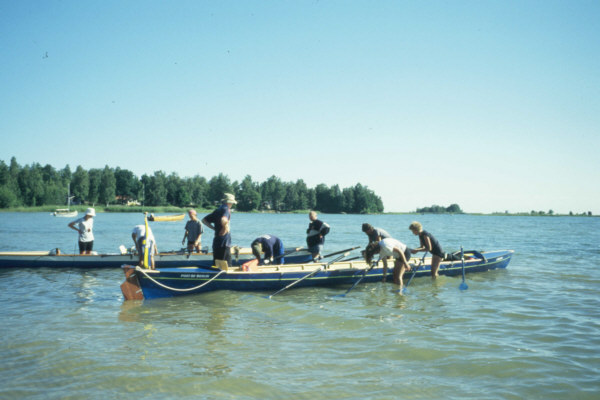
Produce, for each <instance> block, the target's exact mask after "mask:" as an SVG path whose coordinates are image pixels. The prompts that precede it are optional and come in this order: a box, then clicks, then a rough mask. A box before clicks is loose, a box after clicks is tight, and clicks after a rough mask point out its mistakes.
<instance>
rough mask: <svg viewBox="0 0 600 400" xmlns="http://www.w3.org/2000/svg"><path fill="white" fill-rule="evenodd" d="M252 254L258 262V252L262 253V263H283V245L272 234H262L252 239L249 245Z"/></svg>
mask: <svg viewBox="0 0 600 400" xmlns="http://www.w3.org/2000/svg"><path fill="white" fill-rule="evenodd" d="M250 247H251V248H252V254H254V257H256V259H257V260H258V263H259V264H260V253H261V252H262V253H264V255H265V257H264V263H265V264H267V263H273V264H283V262H284V259H283V254H284V247H283V242H282V241H281V239H279V238H278V237H277V236H274V235H262V236H260V237H257V238H256V239H254V241H253V242H252V244H251V245H250Z"/></svg>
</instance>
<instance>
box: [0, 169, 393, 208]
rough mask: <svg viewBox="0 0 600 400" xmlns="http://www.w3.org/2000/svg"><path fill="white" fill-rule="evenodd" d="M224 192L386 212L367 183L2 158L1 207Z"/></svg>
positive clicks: (192, 200)
mask: <svg viewBox="0 0 600 400" xmlns="http://www.w3.org/2000/svg"><path fill="white" fill-rule="evenodd" d="M223 193H233V194H234V195H235V197H236V200H237V201H238V204H237V206H236V209H237V210H239V211H284V212H289V211H295V210H309V209H310V210H316V211H320V212H324V213H348V214H350V213H352V214H365V213H382V212H383V211H384V208H383V202H382V201H381V198H380V197H379V196H377V195H376V194H375V193H374V192H373V191H372V190H370V189H369V188H368V187H367V186H363V185H361V184H360V183H357V184H356V185H354V186H351V187H347V188H343V189H342V188H340V187H339V185H337V184H336V185H333V186H327V185H325V184H318V185H317V186H316V187H314V188H309V187H308V186H307V185H306V183H305V182H304V181H303V180H302V179H298V180H297V181H296V182H284V181H282V180H281V179H280V178H278V177H276V176H274V175H273V176H271V177H270V178H268V179H267V180H266V181H264V182H255V181H253V180H252V177H251V176H249V175H247V176H246V177H244V179H243V180H241V181H237V180H236V181H233V182H231V180H230V179H229V177H227V175H224V174H219V175H217V176H214V177H212V178H210V179H206V178H204V177H202V176H200V175H195V176H194V177H191V178H181V177H180V176H179V175H178V174H177V173H171V174H169V175H167V174H166V173H165V172H163V171H155V172H154V173H153V174H152V175H147V174H144V175H142V176H141V177H139V178H138V177H137V176H136V175H135V174H134V173H133V172H131V171H129V170H127V169H122V168H119V167H115V168H112V167H109V166H108V165H106V166H105V167H104V168H92V169H89V170H86V169H84V168H82V167H81V166H77V167H76V168H75V171H72V170H71V168H70V166H69V165H68V164H67V165H66V166H65V167H64V168H62V169H56V168H54V167H53V166H51V165H48V164H47V165H45V166H42V165H40V164H39V163H33V164H31V165H24V166H21V165H19V164H18V162H17V160H16V158H15V157H12V158H11V160H10V163H9V164H6V162H4V161H3V160H0V209H2V208H15V207H39V206H45V205H60V206H63V205H66V204H67V203H68V202H67V198H68V197H70V198H71V204H86V205H92V206H94V205H96V204H101V205H105V206H107V207H108V206H110V205H128V204H129V205H132V206H139V205H143V206H148V207H165V206H175V207H198V208H204V209H208V208H211V207H214V205H215V204H218V203H219V202H220V201H221V199H222V198H223Z"/></svg>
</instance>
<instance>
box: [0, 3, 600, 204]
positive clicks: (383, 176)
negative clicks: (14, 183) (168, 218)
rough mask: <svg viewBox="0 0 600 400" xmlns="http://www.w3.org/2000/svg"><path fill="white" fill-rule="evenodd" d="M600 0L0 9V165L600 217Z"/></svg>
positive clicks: (61, 5) (391, 201)
mask: <svg viewBox="0 0 600 400" xmlns="http://www.w3.org/2000/svg"><path fill="white" fill-rule="evenodd" d="M598 21H600V2H597V1H514V2H513V1H455V2H448V1H406V2H405V1H252V0H248V1H173V2H165V1H79V0H77V1H27V0H23V1H8V0H0V135H1V138H2V140H1V143H2V146H1V148H0V160H4V161H5V162H9V160H10V158H11V157H12V156H15V157H17V161H18V162H19V163H20V164H21V165H24V164H31V163H33V162H38V163H40V164H42V165H45V164H51V165H53V166H54V167H56V168H63V167H64V166H65V165H66V164H69V165H70V167H71V169H73V170H74V169H75V167H76V166H78V165H81V166H83V167H84V168H86V169H89V168H102V167H104V165H109V166H111V167H117V166H119V167H121V168H126V169H129V170H131V171H133V172H134V173H135V174H137V175H138V176H141V175H142V174H144V173H147V174H152V173H153V172H154V171H157V170H162V171H165V172H166V173H167V174H169V173H171V172H176V173H178V174H179V175H180V176H182V177H189V176H194V175H196V174H198V175H201V176H204V177H206V178H210V177H212V176H214V175H217V174H218V173H220V172H223V173H225V174H227V175H228V176H229V177H230V178H231V180H232V181H233V180H236V179H237V180H241V179H243V177H244V176H245V175H247V174H249V175H251V176H252V178H253V179H254V180H255V181H263V180H265V179H267V178H268V177H269V176H271V175H276V176H279V177H280V178H281V179H283V180H284V181H296V180H297V179H303V180H304V181H305V182H306V183H307V184H308V185H309V186H316V185H317V184H319V183H325V184H327V185H333V184H336V183H337V184H339V185H340V186H341V187H347V186H352V185H355V184H356V183H359V182H360V183H362V184H363V185H367V186H368V187H369V188H371V189H372V190H374V191H375V192H376V193H377V194H378V195H380V196H381V197H382V199H383V202H384V206H385V209H386V211H414V209H415V208H417V207H424V206H430V205H433V204H438V205H443V206H448V205H450V204H452V203H457V204H459V205H460V206H461V207H462V209H463V210H465V211H467V212H493V211H505V210H508V211H510V212H519V211H530V210H543V211H548V210H550V209H552V210H554V211H555V212H561V213H567V212H569V211H573V212H576V213H579V212H584V211H592V212H594V214H600V208H599V206H598V205H599V204H600V202H599V199H600V185H599V183H598V182H600V179H599V178H600V164H599V161H598V159H599V150H600V90H599V89H600V51H599V49H600V27H599V24H598Z"/></svg>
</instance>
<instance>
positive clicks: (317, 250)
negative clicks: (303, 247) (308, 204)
mask: <svg viewBox="0 0 600 400" xmlns="http://www.w3.org/2000/svg"><path fill="white" fill-rule="evenodd" d="M308 219H310V223H309V224H308V229H307V230H306V235H307V236H306V244H307V246H308V251H310V253H311V254H312V258H313V261H315V262H316V261H319V260H320V259H321V258H323V257H321V251H323V245H324V244H325V235H327V234H328V233H329V229H330V228H329V225H327V224H326V223H325V222H323V221H321V220H319V219H317V213H316V212H315V211H311V212H309V213H308Z"/></svg>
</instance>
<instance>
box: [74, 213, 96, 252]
mask: <svg viewBox="0 0 600 400" xmlns="http://www.w3.org/2000/svg"><path fill="white" fill-rule="evenodd" d="M95 216H96V210H94V209H93V208H88V209H87V210H85V215H84V216H83V217H82V218H79V219H76V220H75V221H73V222H71V223H70V224H69V225H68V226H69V228H71V229H73V230H76V231H77V232H78V233H79V254H92V249H93V248H94V232H92V230H93V229H94V217H95Z"/></svg>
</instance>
